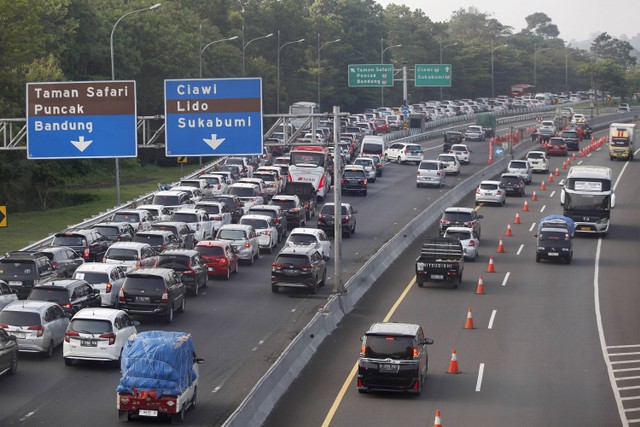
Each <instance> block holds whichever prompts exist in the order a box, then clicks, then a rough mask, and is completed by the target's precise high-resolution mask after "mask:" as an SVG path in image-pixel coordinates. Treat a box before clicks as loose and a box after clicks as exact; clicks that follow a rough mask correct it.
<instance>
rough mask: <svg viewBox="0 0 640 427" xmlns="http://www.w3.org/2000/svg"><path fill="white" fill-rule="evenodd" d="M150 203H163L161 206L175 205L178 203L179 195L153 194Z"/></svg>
mask: <svg viewBox="0 0 640 427" xmlns="http://www.w3.org/2000/svg"><path fill="white" fill-rule="evenodd" d="M152 204H154V205H163V206H175V205H179V204H180V197H179V196H154V197H153V202H152Z"/></svg>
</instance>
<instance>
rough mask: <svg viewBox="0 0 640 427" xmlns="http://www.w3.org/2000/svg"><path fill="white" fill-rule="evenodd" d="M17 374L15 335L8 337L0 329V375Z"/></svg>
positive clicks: (16, 342)
mask: <svg viewBox="0 0 640 427" xmlns="http://www.w3.org/2000/svg"><path fill="white" fill-rule="evenodd" d="M5 372H8V373H9V375H15V373H16V372H18V341H17V339H16V337H15V335H9V334H8V333H7V331H5V330H4V329H2V328H0V375H2V374H4V373H5Z"/></svg>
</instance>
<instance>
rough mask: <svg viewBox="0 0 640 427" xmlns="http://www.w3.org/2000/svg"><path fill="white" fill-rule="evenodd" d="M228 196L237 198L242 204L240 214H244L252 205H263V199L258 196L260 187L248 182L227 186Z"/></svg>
mask: <svg viewBox="0 0 640 427" xmlns="http://www.w3.org/2000/svg"><path fill="white" fill-rule="evenodd" d="M229 194H231V195H232V196H238V198H239V199H240V201H241V202H242V213H246V212H247V211H248V210H249V208H251V206H253V205H263V204H264V197H262V195H261V194H260V187H258V186H257V185H256V184H252V183H248V182H237V183H235V184H232V185H230V186H229Z"/></svg>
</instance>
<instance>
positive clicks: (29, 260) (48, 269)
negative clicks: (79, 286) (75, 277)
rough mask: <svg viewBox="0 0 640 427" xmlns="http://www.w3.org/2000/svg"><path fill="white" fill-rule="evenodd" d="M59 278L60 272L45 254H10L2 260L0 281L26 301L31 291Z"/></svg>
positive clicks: (18, 252) (33, 252)
mask: <svg viewBox="0 0 640 427" xmlns="http://www.w3.org/2000/svg"><path fill="white" fill-rule="evenodd" d="M56 277H58V272H57V271H56V270H55V268H54V267H53V264H51V261H49V258H47V257H46V256H45V255H44V254H41V253H40V252H36V251H15V252H9V253H8V254H7V256H6V257H4V258H2V259H0V279H2V280H4V281H5V282H7V284H8V285H9V287H11V289H13V290H15V291H16V292H17V294H18V298H20V299H25V298H26V297H27V296H28V295H29V292H31V289H32V288H33V287H34V286H36V285H38V284H40V283H42V282H46V281H47V280H51V279H55V278H56Z"/></svg>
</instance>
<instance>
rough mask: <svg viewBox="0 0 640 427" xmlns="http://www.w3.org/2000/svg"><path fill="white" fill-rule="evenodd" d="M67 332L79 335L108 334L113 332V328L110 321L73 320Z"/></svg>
mask: <svg viewBox="0 0 640 427" xmlns="http://www.w3.org/2000/svg"><path fill="white" fill-rule="evenodd" d="M67 330H68V331H73V332H77V333H79V334H106V333H109V332H113V326H112V325H111V322H110V321H108V320H98V319H73V320H72V321H71V323H69V327H68V328H67Z"/></svg>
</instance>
